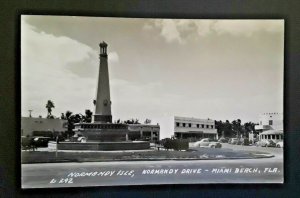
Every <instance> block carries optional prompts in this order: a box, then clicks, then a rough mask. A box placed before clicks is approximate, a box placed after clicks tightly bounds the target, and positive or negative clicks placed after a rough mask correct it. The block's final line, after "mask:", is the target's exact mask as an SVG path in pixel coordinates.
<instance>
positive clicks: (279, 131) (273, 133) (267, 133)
mask: <svg viewBox="0 0 300 198" xmlns="http://www.w3.org/2000/svg"><path fill="white" fill-rule="evenodd" d="M280 134H283V130H267V131H264V132H262V133H260V135H280Z"/></svg>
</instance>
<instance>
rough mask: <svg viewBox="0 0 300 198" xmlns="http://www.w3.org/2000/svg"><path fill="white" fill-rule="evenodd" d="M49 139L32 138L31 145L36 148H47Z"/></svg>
mask: <svg viewBox="0 0 300 198" xmlns="http://www.w3.org/2000/svg"><path fill="white" fill-rule="evenodd" d="M50 139H51V138H49V137H43V136H41V137H40V136H38V137H33V144H34V145H35V146H36V147H47V146H48V142H49V140H50Z"/></svg>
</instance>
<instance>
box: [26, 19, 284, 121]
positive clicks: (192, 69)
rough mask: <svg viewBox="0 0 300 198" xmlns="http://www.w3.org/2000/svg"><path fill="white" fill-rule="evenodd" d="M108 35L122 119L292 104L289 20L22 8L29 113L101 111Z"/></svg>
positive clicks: (248, 114) (253, 112) (115, 108)
mask: <svg viewBox="0 0 300 198" xmlns="http://www.w3.org/2000/svg"><path fill="white" fill-rule="evenodd" d="M102 41H105V42H106V43H107V44H108V64H109V78H110V93H111V101H112V116H113V120H117V119H119V118H120V119H121V120H127V119H131V118H138V119H139V120H140V121H141V122H143V121H144V120H145V119H146V118H149V119H152V118H156V117H162V116H185V117H195V118H202V119H206V118H210V119H215V120H222V121H225V120H229V121H232V120H234V119H241V120H242V122H243V123H244V122H248V121H252V122H258V118H259V115H260V114H262V113H267V112H279V113H282V112H283V69H284V64H283V61H284V60H283V57H284V56H283V55H284V21H283V20H203V19H202V20H201V19H195V20H191V19H189V20H187V19H135V18H103V17H102V18H101V17H75V16H38V15H34V16H29V15H26V16H25V15H23V16H22V17H21V109H22V112H21V113H22V116H28V115H29V111H28V110H33V111H32V116H33V117H38V116H39V115H41V116H42V117H46V115H47V109H46V108H45V106H46V103H47V101H48V100H52V101H53V102H54V104H55V108H54V109H53V111H52V114H53V115H54V116H56V117H60V115H61V113H65V112H66V111H68V110H69V111H71V112H73V113H82V114H84V112H85V110H86V109H90V110H91V111H94V106H93V100H94V99H95V98H96V88H97V80H98V69H99V52H100V50H99V43H100V42H102Z"/></svg>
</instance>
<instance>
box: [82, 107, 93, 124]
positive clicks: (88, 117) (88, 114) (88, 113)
mask: <svg viewBox="0 0 300 198" xmlns="http://www.w3.org/2000/svg"><path fill="white" fill-rule="evenodd" d="M92 115H93V112H91V110H89V109H86V110H85V116H84V120H83V122H87V123H91V122H92Z"/></svg>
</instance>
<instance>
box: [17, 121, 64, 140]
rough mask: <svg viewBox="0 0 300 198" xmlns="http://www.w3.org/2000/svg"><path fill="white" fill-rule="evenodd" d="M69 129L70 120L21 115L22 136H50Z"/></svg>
mask: <svg viewBox="0 0 300 198" xmlns="http://www.w3.org/2000/svg"><path fill="white" fill-rule="evenodd" d="M67 130H68V122H67V121H66V120H61V119H48V118H33V117H21V135H22V136H49V134H53V135H55V133H62V132H65V131H67Z"/></svg>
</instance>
